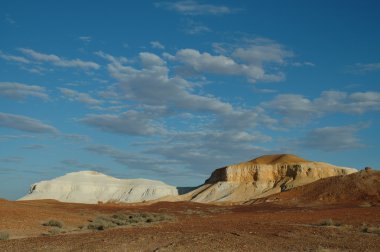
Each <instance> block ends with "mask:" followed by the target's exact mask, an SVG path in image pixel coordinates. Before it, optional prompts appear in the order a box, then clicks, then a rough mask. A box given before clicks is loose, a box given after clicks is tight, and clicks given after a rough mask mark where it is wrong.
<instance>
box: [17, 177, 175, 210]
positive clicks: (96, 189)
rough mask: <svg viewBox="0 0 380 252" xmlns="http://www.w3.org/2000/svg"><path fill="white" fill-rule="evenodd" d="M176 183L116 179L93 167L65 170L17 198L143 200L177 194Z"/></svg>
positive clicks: (36, 184) (67, 200)
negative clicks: (58, 175)
mask: <svg viewBox="0 0 380 252" xmlns="http://www.w3.org/2000/svg"><path fill="white" fill-rule="evenodd" d="M177 195H178V191H177V189H176V187H174V186H170V185H167V184H165V183H163V182H161V181H155V180H148V179H118V178H114V177H111V176H107V175H104V174H102V173H99V172H95V171H80V172H72V173H68V174H66V175H64V176H62V177H58V178H55V179H52V180H48V181H41V182H38V183H35V184H33V185H32V186H31V188H30V192H29V194H28V195H26V196H24V197H22V198H21V199H19V200H37V199H55V200H58V201H62V202H74V203H89V204H96V203H98V202H103V203H106V202H112V201H117V202H129V203H131V202H143V201H149V200H156V199H159V198H161V197H165V196H177Z"/></svg>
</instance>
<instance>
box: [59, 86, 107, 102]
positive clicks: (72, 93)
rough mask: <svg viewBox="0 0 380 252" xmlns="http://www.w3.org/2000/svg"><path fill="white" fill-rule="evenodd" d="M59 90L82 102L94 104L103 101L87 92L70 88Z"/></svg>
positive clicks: (73, 99) (68, 97)
mask: <svg viewBox="0 0 380 252" xmlns="http://www.w3.org/2000/svg"><path fill="white" fill-rule="evenodd" d="M58 90H59V91H60V92H61V93H62V94H63V95H64V96H65V97H66V98H67V99H69V100H70V101H77V102H82V103H86V104H88V105H92V106H96V105H100V104H102V103H103V102H102V101H100V100H97V99H95V98H93V97H91V96H90V95H89V94H87V93H82V92H78V91H75V90H72V89H69V88H58Z"/></svg>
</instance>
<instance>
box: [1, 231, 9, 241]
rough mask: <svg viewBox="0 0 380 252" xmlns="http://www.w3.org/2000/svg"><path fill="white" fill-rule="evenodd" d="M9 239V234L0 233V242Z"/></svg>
mask: <svg viewBox="0 0 380 252" xmlns="http://www.w3.org/2000/svg"><path fill="white" fill-rule="evenodd" d="M8 239H9V233H8V232H5V231H0V241H5V240H8Z"/></svg>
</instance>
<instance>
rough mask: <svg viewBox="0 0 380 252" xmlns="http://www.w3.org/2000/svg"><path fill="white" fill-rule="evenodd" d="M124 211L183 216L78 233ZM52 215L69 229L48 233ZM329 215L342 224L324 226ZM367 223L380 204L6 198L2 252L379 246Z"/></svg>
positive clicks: (376, 218)
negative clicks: (82, 201) (92, 202)
mask: <svg viewBox="0 0 380 252" xmlns="http://www.w3.org/2000/svg"><path fill="white" fill-rule="evenodd" d="M118 212H151V213H166V214H168V215H172V216H174V217H175V220H173V221H164V222H157V223H146V224H144V225H139V226H134V227H128V226H126V227H122V228H121V227H120V228H112V229H107V230H104V231H91V230H85V231H78V230H79V229H78V227H79V226H87V225H88V223H89V221H88V220H89V219H94V218H95V217H96V216H99V215H109V214H113V213H118ZM50 219H54V220H59V221H61V222H62V223H64V227H63V229H64V230H66V232H67V233H66V234H59V235H54V236H43V235H42V233H46V232H47V231H48V230H49V229H50V228H51V227H44V226H42V225H41V224H42V223H43V222H46V221H48V220H50ZM326 219H332V220H333V221H334V223H339V226H335V225H332V226H322V225H320V223H321V221H323V220H326ZM364 223H366V224H364ZM364 225H366V226H367V227H372V228H379V227H380V207H379V206H371V207H368V206H367V207H359V206H358V205H356V204H345V205H329V206H318V207H312V206H308V207H295V206H283V205H276V204H273V203H262V204H259V205H245V206H215V205H206V204H197V203H188V202H177V203H169V202H160V203H155V204H152V205H147V204H145V205H122V204H120V205H117V204H103V205H86V204H68V203H60V202H56V201H24V202H12V201H1V202H0V231H7V232H8V233H9V234H10V240H5V241H0V251H379V249H380V235H379V234H376V233H367V232H363V228H364ZM376 230H377V229H375V231H376Z"/></svg>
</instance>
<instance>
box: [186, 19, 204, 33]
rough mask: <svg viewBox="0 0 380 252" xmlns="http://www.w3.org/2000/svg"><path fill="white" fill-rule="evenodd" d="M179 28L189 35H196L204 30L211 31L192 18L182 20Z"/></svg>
mask: <svg viewBox="0 0 380 252" xmlns="http://www.w3.org/2000/svg"><path fill="white" fill-rule="evenodd" d="M181 30H182V31H183V32H184V33H186V34H189V35H198V34H202V33H206V32H211V29H210V28H209V27H207V26H206V25H204V24H202V23H201V22H199V21H194V20H192V19H185V20H182V24H181Z"/></svg>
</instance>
